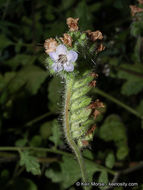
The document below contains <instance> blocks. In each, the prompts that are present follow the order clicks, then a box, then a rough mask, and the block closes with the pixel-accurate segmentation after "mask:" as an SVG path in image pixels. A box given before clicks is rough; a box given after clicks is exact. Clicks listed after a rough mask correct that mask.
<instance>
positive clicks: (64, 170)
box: [45, 156, 101, 189]
mask: <svg viewBox="0 0 143 190" xmlns="http://www.w3.org/2000/svg"><path fill="white" fill-rule="evenodd" d="M84 162H85V163H84V165H85V169H86V174H87V177H88V181H89V182H92V181H93V180H92V176H93V174H94V173H95V172H97V171H100V170H101V169H100V168H98V167H96V165H95V164H94V162H90V161H86V160H84ZM60 168H61V171H57V170H54V168H53V169H51V168H50V169H48V170H46V173H45V175H46V177H48V178H50V179H52V181H53V182H55V183H57V182H59V183H62V186H63V188H64V189H66V188H68V187H69V186H71V185H73V184H74V183H76V182H77V181H78V180H79V179H81V171H80V167H79V164H78V162H77V161H76V160H75V159H73V158H72V157H69V156H63V162H62V163H60Z"/></svg>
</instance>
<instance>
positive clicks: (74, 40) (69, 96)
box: [44, 17, 104, 189]
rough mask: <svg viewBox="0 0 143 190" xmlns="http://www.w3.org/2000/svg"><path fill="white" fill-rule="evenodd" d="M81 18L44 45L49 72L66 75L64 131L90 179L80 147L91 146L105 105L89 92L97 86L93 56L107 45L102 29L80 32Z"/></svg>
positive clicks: (83, 171)
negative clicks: (103, 39)
mask: <svg viewBox="0 0 143 190" xmlns="http://www.w3.org/2000/svg"><path fill="white" fill-rule="evenodd" d="M78 20H79V19H78V18H76V19H73V18H71V17H70V18H68V19H67V24H68V27H69V31H68V32H67V33H65V34H64V37H60V38H56V40H55V39H52V41H49V40H48V39H47V40H46V41H45V44H44V46H45V52H46V53H47V54H48V57H47V59H46V64H47V68H48V70H49V72H50V73H51V74H52V75H59V76H61V77H62V78H64V79H65V97H64V113H63V126H64V132H65V136H66V139H67V142H68V144H69V146H70V147H71V149H72V150H73V151H74V152H75V155H76V157H77V160H78V162H79V165H80V168H81V174H82V179H83V181H84V182H87V179H86V175H85V169H84V164H83V160H82V156H81V152H80V149H82V148H84V147H86V146H88V145H89V141H91V140H92V138H93V132H94V130H95V128H96V126H95V119H94V118H95V114H96V117H97V116H98V115H99V114H100V111H99V110H98V108H100V107H103V104H102V103H101V102H99V101H96V102H95V103H94V102H93V101H92V98H91V97H89V96H88V93H89V91H90V90H91V88H93V87H95V86H96V78H97V76H98V75H97V74H96V73H94V72H93V68H94V65H93V63H92V62H91V60H94V59H95V57H96V55H97V53H98V52H99V51H102V50H103V49H104V46H103V44H102V43H101V40H102V38H103V36H102V33H101V32H100V31H95V32H91V31H90V32H87V31H85V32H80V31H79V30H78V25H77V23H78ZM47 42H48V44H47ZM55 42H56V43H55ZM51 47H52V48H51ZM51 50H52V51H51ZM91 105H92V106H91ZM93 105H94V106H93ZM97 113H98V114H97ZM85 189H86V187H85Z"/></svg>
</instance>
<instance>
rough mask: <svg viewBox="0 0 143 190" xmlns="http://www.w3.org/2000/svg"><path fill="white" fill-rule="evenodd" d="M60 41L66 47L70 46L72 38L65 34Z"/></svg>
mask: <svg viewBox="0 0 143 190" xmlns="http://www.w3.org/2000/svg"><path fill="white" fill-rule="evenodd" d="M60 39H61V40H62V42H63V44H65V45H67V46H70V47H71V46H72V41H73V40H72V37H71V36H70V35H69V34H67V33H65V34H64V37H63V38H60Z"/></svg>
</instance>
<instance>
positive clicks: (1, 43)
mask: <svg viewBox="0 0 143 190" xmlns="http://www.w3.org/2000/svg"><path fill="white" fill-rule="evenodd" d="M12 44H13V42H12V41H11V40H9V39H8V38H7V37H6V36H5V35H3V34H1V35H0V50H2V49H4V48H6V47H7V46H9V45H12Z"/></svg>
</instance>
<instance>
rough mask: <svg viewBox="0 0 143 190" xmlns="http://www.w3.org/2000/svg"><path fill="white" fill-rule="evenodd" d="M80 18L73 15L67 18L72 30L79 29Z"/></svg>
mask: <svg viewBox="0 0 143 190" xmlns="http://www.w3.org/2000/svg"><path fill="white" fill-rule="evenodd" d="M78 20H79V18H75V19H74V18H72V17H69V18H67V25H68V27H69V30H70V31H77V30H78V25H77V23H78Z"/></svg>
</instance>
